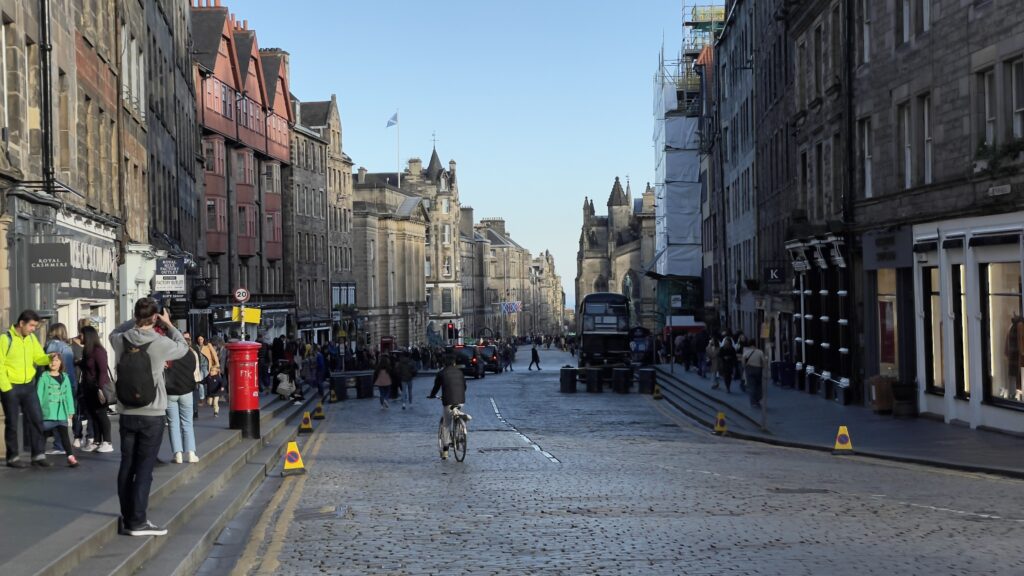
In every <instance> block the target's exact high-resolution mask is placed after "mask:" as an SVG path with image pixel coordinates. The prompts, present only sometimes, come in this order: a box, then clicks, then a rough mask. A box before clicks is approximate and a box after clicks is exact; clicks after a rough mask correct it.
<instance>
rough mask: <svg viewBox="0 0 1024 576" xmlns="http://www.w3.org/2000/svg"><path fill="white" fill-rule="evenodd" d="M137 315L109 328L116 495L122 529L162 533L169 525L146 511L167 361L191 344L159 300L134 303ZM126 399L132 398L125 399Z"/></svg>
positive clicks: (160, 424) (160, 434) (127, 532)
mask: <svg viewBox="0 0 1024 576" xmlns="http://www.w3.org/2000/svg"><path fill="white" fill-rule="evenodd" d="M133 316H134V318H133V319H132V320H129V321H128V322H125V323H124V324H122V325H121V326H118V327H117V328H116V329H114V331H113V332H111V333H110V344H111V346H113V348H114V354H115V358H117V390H118V394H117V396H118V405H117V408H118V410H117V411H118V412H119V413H120V415H121V416H120V418H121V421H120V427H119V428H120V429H119V432H120V436H121V466H120V468H119V469H118V472H117V497H118V499H119V500H120V504H121V515H120V516H119V518H118V533H119V534H124V535H128V536H163V535H165V534H167V529H166V528H161V527H159V526H156V525H155V524H153V523H152V522H150V521H149V519H148V518H147V517H146V510H147V508H149V490H150V487H151V486H152V484H153V466H155V465H156V457H157V453H158V452H159V451H160V443H161V441H162V437H163V431H164V425H165V423H166V418H167V416H166V412H167V389H166V386H165V384H164V365H165V364H166V363H167V362H168V361H173V360H178V359H180V358H181V357H183V356H184V355H186V354H188V352H189V347H188V344H186V343H185V338H183V337H182V335H181V332H179V331H178V328H177V327H175V326H174V324H173V323H171V317H170V316H169V315H168V313H167V310H166V309H164V310H163V311H161V309H160V306H158V305H157V303H156V300H153V299H152V298H148V297H147V298H140V299H139V300H138V301H136V302H135V309H134V314H133ZM158 326H159V327H160V328H161V329H162V330H163V331H164V334H163V335H161V334H159V333H157V331H156V330H155V328H156V327H158ZM143 355H145V356H143ZM146 371H148V372H149V373H148V374H146V373H145V372H146ZM136 394H137V396H136ZM150 394H152V400H151V401H150V402H148V403H147V404H145V405H142V406H138V405H136V404H137V403H140V402H142V401H144V400H145V399H148V398H149V396H150ZM133 396H135V397H136V398H138V397H142V398H144V399H143V400H138V399H136V400H135V401H134V402H131V401H130V400H129V398H132V397H133ZM126 401H129V402H131V403H130V404H125V402H126Z"/></svg>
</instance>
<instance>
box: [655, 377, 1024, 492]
mask: <svg viewBox="0 0 1024 576" xmlns="http://www.w3.org/2000/svg"><path fill="white" fill-rule="evenodd" d="M657 369H658V372H659V374H658V376H659V378H668V379H671V380H674V381H675V382H676V383H679V384H682V385H684V386H687V387H689V388H690V389H693V390H696V391H698V392H699V393H703V394H704V395H706V396H709V397H711V398H713V399H714V401H716V402H718V403H721V404H723V405H726V406H728V407H729V408H730V409H731V410H734V411H736V412H740V413H742V414H744V415H746V416H748V417H749V418H750V419H751V420H753V421H755V422H760V421H761V410H760V409H759V408H752V407H751V406H750V401H749V398H748V396H747V395H746V393H743V392H741V391H740V390H741V389H740V386H739V382H738V381H736V382H734V383H733V386H732V393H731V394H730V393H727V392H726V391H725V387H724V386H720V387H719V389H718V390H712V389H711V386H712V381H711V380H709V379H707V378H703V377H701V376H700V375H698V374H697V373H696V372H695V371H694V372H687V371H686V369H685V368H683V367H682V366H680V365H676V366H675V370H674V373H673V372H672V370H671V366H670V365H668V364H662V365H658V366H657ZM765 380H766V382H765V388H766V400H765V406H766V408H767V426H766V428H767V429H766V430H761V429H760V427H758V426H754V425H752V424H751V423H750V422H743V421H741V420H737V421H734V422H729V423H728V427H729V433H730V435H732V436H736V437H740V438H747V439H751V440H758V441H762V442H769V443H772V444H779V445H784V446H793V447H799V448H811V449H816V450H832V448H833V447H834V445H835V438H836V433H837V431H838V430H839V426H846V427H847V429H848V430H849V432H850V438H851V441H852V444H853V448H854V451H855V452H856V453H857V454H861V455H865V456H874V457H878V458H885V459H889V460H897V461H903V462H914V463H919V464H926V465H934V466H941V467H945V468H953V469H958V470H968V471H976V472H988V473H993V474H1001V475H1006V476H1013V477H1017V478H1024V458H1022V457H1021V453H1022V452H1021V451H1022V449H1024V439H1022V438H1019V437H1016V436H1011V435H1008V434H1000V433H998V432H990V431H986V430H971V429H970V428H968V427H966V426H961V425H957V424H946V423H944V422H941V421H938V420H933V419H930V418H924V417H918V418H906V419H902V418H893V417H892V416H889V415H881V414H875V413H874V412H873V411H872V410H870V409H869V408H866V407H863V406H855V405H849V406H843V405H842V404H840V403H837V402H834V401H831V400H826V399H825V398H823V397H821V396H817V395H813V394H808V393H807V392H802V391H799V390H796V389H792V388H782V387H781V386H778V385H776V384H773V383H771V381H770V378H768V377H767V375H766V378H765ZM709 417H710V418H713V417H714V414H711V415H709Z"/></svg>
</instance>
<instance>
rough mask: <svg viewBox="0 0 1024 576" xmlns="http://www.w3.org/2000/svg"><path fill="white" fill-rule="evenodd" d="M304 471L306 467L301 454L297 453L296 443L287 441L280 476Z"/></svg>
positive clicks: (303, 472)
mask: <svg viewBox="0 0 1024 576" xmlns="http://www.w3.org/2000/svg"><path fill="white" fill-rule="evenodd" d="M305 473H306V467H305V466H304V465H303V464H302V454H299V445H298V443H296V442H289V443H288V449H287V450H285V452H284V470H282V471H281V476H292V475H295V474H305Z"/></svg>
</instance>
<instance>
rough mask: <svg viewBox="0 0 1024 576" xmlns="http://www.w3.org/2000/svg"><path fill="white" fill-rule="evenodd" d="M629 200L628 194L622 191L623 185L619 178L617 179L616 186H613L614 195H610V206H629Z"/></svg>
mask: <svg viewBox="0 0 1024 576" xmlns="http://www.w3.org/2000/svg"><path fill="white" fill-rule="evenodd" d="M627 205H629V200H627V199H626V193H625V192H624V191H623V190H622V183H621V182H619V177H618V176H616V177H615V184H613V185H612V193H611V194H609V195H608V206H627Z"/></svg>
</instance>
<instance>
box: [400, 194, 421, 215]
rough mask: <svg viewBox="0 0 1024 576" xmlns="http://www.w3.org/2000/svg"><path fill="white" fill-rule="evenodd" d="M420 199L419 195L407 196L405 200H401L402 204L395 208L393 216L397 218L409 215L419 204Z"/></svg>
mask: <svg viewBox="0 0 1024 576" xmlns="http://www.w3.org/2000/svg"><path fill="white" fill-rule="evenodd" d="M422 200H423V199H422V198H420V197H419V196H409V197H408V198H406V199H405V200H402V204H401V205H399V206H398V209H397V210H395V216H397V217H399V218H409V217H411V216H412V213H413V211H414V210H416V207H417V206H419V204H420V202H421V201H422Z"/></svg>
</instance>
